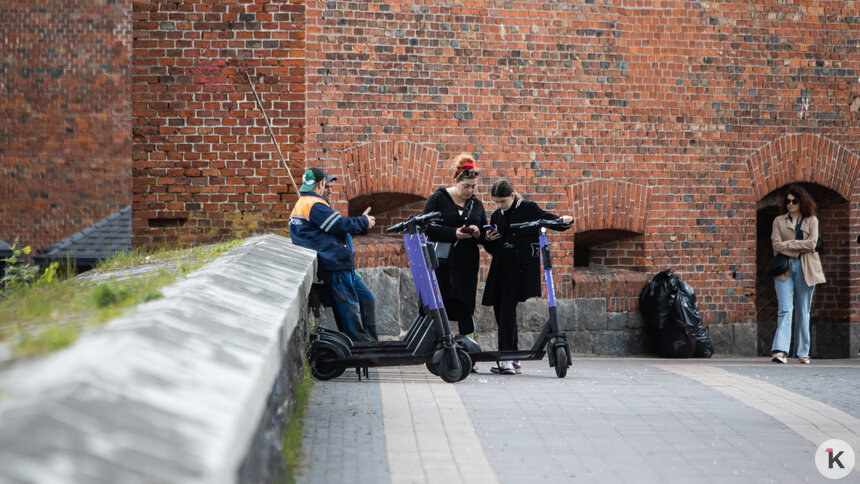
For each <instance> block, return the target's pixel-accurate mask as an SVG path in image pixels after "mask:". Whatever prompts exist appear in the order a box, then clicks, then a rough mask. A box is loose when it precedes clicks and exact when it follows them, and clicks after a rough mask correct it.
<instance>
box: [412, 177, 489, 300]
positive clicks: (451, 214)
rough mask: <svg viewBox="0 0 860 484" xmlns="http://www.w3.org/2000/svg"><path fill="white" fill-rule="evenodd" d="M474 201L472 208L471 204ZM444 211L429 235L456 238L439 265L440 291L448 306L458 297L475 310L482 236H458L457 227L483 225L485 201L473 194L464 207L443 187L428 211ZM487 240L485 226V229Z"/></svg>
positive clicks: (426, 207)
mask: <svg viewBox="0 0 860 484" xmlns="http://www.w3.org/2000/svg"><path fill="white" fill-rule="evenodd" d="M470 205H471V209H468V207H469V206H470ZM429 212H441V213H442V221H441V222H440V223H439V225H432V226H430V227H429V228H428V229H427V238H428V239H429V240H432V241H440V242H456V243H455V244H454V245H453V246H452V247H451V254H450V255H449V256H448V261H447V262H446V263H444V264H441V265H440V266H439V268H438V269H436V279H437V280H438V281H439V291H440V292H441V293H442V301H443V302H444V303H445V307H446V308H447V307H451V305H450V304H449V301H450V300H451V299H456V300H458V301H460V302H461V303H462V304H464V305H465V306H466V307H467V308H469V310H470V312H474V311H475V296H476V294H477V292H478V267H479V265H480V262H481V257H480V255H481V254H480V252H479V251H478V240H476V239H475V238H469V239H460V240H458V239H457V235H456V232H457V229H458V228H459V227H462V226H463V225H477V226H478V227H479V228H480V227H483V226H484V225H485V224H486V223H487V214H486V212H485V211H484V204H483V203H481V201H480V200H478V199H477V198H475V196H474V195H472V197H471V198H469V199H468V200H466V203H465V204H464V206H463V207H461V206H459V205H457V204H456V203H454V199H453V198H451V195H450V194H449V193H448V190H447V189H446V188H444V187H443V188H439V189H438V190H436V191H435V192H433V194H432V195H430V198H428V199H427V203H426V204H424V213H429ZM481 234H482V236H481V240H482V241H483V240H484V238H483V229H481Z"/></svg>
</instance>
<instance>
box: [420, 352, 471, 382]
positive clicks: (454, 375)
mask: <svg viewBox="0 0 860 484" xmlns="http://www.w3.org/2000/svg"><path fill="white" fill-rule="evenodd" d="M439 351H447V350H439ZM455 351H456V354H457V359H458V360H459V363H460V364H459V368H457V367H456V366H455V365H454V362H453V361H451V358H450V355H447V354H444V355H442V358H440V359H439V364H438V365H434V366H435V367H436V370H437V371H438V372H439V376H440V377H442V380H444V381H446V382H448V383H457V382H458V381H462V380H464V379H466V377H467V376H469V372H471V371H472V358H470V357H469V353H466V351H465V350H463V349H461V348H456V349H455ZM431 364H432V363H431ZM427 369H430V367H429V366H428V368H427ZM430 371H431V372H432V371H433V370H430Z"/></svg>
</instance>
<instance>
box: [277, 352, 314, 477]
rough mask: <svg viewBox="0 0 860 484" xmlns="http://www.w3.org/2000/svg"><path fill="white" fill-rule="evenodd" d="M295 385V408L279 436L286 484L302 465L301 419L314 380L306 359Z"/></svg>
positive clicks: (306, 406)
mask: <svg viewBox="0 0 860 484" xmlns="http://www.w3.org/2000/svg"><path fill="white" fill-rule="evenodd" d="M296 383H297V387H296V406H295V408H294V409H293V411H292V412H291V413H290V419H289V421H288V422H287V424H286V425H285V426H284V431H283V433H282V434H281V446H282V447H283V449H284V458H285V459H286V461H287V469H288V470H289V472H288V476H289V478H288V481H287V482H289V483H290V484H293V483H295V482H296V478H295V475H296V472H297V471H298V469H299V467H300V466H301V463H302V417H304V415H305V411H306V410H307V408H308V399H309V398H310V396H311V389H312V388H313V387H314V379H313V376H311V367H310V364H309V363H308V361H307V359H305V362H304V365H303V366H302V376H301V378H300V379H299V381H298V382H296Z"/></svg>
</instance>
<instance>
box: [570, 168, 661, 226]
mask: <svg viewBox="0 0 860 484" xmlns="http://www.w3.org/2000/svg"><path fill="white" fill-rule="evenodd" d="M568 193H569V196H570V207H571V212H572V215H573V219H574V222H573V223H574V233H582V232H588V231H592V230H624V231H628V232H635V233H639V234H643V233H645V228H646V225H647V217H648V210H647V207H648V203H649V202H650V199H651V188H650V187H648V186H645V185H640V184H637V183H631V182H625V181H619V180H607V179H602V180H588V181H584V182H581V183H576V184H573V185H571V186H570V188H569V192H568Z"/></svg>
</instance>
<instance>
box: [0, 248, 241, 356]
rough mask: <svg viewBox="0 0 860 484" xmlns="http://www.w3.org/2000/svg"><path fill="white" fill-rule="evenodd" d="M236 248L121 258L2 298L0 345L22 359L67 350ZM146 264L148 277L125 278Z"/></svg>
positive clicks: (158, 252) (22, 289) (162, 251)
mask: <svg viewBox="0 0 860 484" xmlns="http://www.w3.org/2000/svg"><path fill="white" fill-rule="evenodd" d="M237 245H238V242H237V241H235V240H234V241H232V242H225V243H221V244H212V245H204V246H200V247H196V248H184V249H179V250H173V251H170V250H165V249H161V250H158V251H155V252H152V253H145V252H139V251H138V252H136V254H134V255H129V254H118V255H117V256H116V257H114V258H112V259H110V260H108V261H105V262H103V263H102V264H99V266H98V267H97V268H96V269H95V270H94V271H92V273H87V274H86V275H85V276H84V277H77V278H72V279H67V280H64V281H60V280H55V281H51V282H49V283H46V284H39V285H34V286H29V287H22V288H19V289H16V290H14V291H11V292H9V293H7V294H5V296H4V297H3V298H2V299H0V342H8V343H10V344H11V345H12V350H13V354H14V355H15V356H18V357H20V356H30V355H43V354H46V353H50V352H51V351H55V350H58V349H61V348H64V347H66V346H69V345H71V344H72V343H74V342H75V340H76V339H77V337H78V334H79V333H80V332H81V331H82V330H84V329H86V328H88V327H93V326H97V325H100V324H103V323H105V322H107V321H110V320H111V319H113V318H116V317H117V316H120V315H121V314H122V313H123V312H124V311H125V310H127V309H128V308H130V307H132V306H135V305H137V304H139V303H143V302H146V301H151V300H153V299H158V298H160V297H162V294H161V291H160V290H161V288H162V287H164V286H167V285H169V284H171V283H173V282H174V281H175V280H176V279H178V278H179V277H182V276H184V275H185V274H187V273H189V272H191V271H193V270H196V269H198V268H199V267H201V266H203V265H204V264H206V263H207V262H209V261H210V260H212V259H214V258H215V257H217V256H218V255H221V254H223V253H224V252H226V251H228V250H230V249H231V248H233V247H236V246H237ZM145 264H154V265H153V268H152V269H151V270H150V271H147V272H143V273H136V274H134V275H131V276H129V275H123V274H122V270H123V269H130V268H132V267H134V266H138V265H145ZM114 272H116V274H114ZM93 276H97V277H93ZM88 277H89V279H88ZM91 279H92V280H91Z"/></svg>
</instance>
